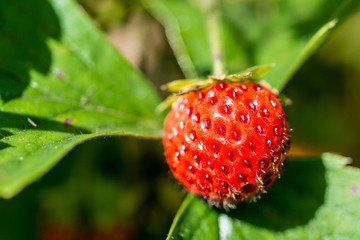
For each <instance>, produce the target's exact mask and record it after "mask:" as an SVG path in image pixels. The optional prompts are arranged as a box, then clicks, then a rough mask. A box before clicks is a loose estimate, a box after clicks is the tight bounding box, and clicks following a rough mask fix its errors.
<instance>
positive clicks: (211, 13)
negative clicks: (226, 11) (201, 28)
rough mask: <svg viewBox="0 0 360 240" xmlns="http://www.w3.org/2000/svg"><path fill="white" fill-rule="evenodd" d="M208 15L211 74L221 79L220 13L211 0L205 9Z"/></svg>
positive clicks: (215, 2)
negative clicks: (211, 61) (211, 58)
mask: <svg viewBox="0 0 360 240" xmlns="http://www.w3.org/2000/svg"><path fill="white" fill-rule="evenodd" d="M207 13H208V35H209V40H210V44H211V50H212V57H213V74H214V75H215V77H221V76H223V75H224V74H225V68H224V63H223V55H222V44H221V36H222V34H221V24H220V13H219V10H218V5H217V0H213V1H212V2H211V3H210V4H209V5H208V7H207Z"/></svg>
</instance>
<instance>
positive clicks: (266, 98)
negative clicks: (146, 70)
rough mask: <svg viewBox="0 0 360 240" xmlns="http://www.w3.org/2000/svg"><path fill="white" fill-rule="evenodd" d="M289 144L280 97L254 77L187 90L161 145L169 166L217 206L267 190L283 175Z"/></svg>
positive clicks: (174, 107) (168, 120)
mask: <svg viewBox="0 0 360 240" xmlns="http://www.w3.org/2000/svg"><path fill="white" fill-rule="evenodd" d="M289 143H290V142H289V126H288V123H287V121H286V117H285V114H284V111H283V109H282V106H281V104H280V102H279V100H278V99H277V97H276V95H275V94H273V93H272V92H271V91H270V90H269V89H268V88H266V87H265V86H261V85H259V84H258V83H256V82H252V81H245V82H240V83H224V82H220V83H216V84H213V85H212V86H210V87H208V88H206V89H204V90H201V91H192V92H189V93H186V94H184V95H182V96H180V97H179V98H178V99H177V100H176V101H175V102H174V103H173V105H172V109H171V111H170V113H169V114H168V116H167V117H166V119H165V129H164V138H163V144H164V148H165V155H166V159H167V162H168V164H169V166H170V169H171V171H172V172H173V174H174V176H175V177H176V178H177V179H178V180H179V181H180V182H181V183H182V184H184V185H185V186H186V188H188V189H189V190H190V191H191V192H193V193H195V194H197V195H200V196H201V197H203V198H205V199H208V201H209V203H211V204H215V205H224V206H226V205H229V204H233V203H238V202H242V201H247V200H251V199H253V198H254V197H255V196H256V195H258V194H259V193H262V192H264V190H265V189H266V188H268V187H269V186H270V185H271V184H272V183H273V182H274V180H275V179H276V178H277V177H278V176H279V173H280V170H281V168H282V165H283V162H284V157H285V153H286V152H287V150H288V148H289Z"/></svg>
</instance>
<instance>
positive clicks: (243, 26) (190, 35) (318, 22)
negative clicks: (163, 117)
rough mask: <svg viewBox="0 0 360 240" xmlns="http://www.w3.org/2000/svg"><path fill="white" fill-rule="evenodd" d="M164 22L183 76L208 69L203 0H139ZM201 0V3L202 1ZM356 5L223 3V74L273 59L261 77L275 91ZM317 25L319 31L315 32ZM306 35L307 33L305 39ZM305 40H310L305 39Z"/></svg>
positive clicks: (353, 1)
mask: <svg viewBox="0 0 360 240" xmlns="http://www.w3.org/2000/svg"><path fill="white" fill-rule="evenodd" d="M144 2H145V3H146V6H147V7H148V8H149V10H150V11H151V12H152V13H153V15H154V16H155V17H156V18H157V19H158V20H159V21H160V22H161V23H162V24H163V25H164V27H165V29H166V32H167V35H168V37H169V40H170V43H171V45H172V47H173V50H174V53H175V55H176V56H177V59H178V62H179V64H180V67H181V68H182V69H183V72H184V74H185V75H186V77H187V78H197V77H206V75H208V74H210V73H211V68H212V54H211V46H210V42H209V35H212V34H210V33H209V31H212V30H214V29H212V28H207V25H206V22H207V17H208V16H209V15H208V14H207V12H206V11H205V9H206V6H205V4H204V3H206V2H207V1H189V0H167V1H164V0H144ZM202 3H203V5H202ZM359 6H360V2H359V1H358V0H349V1H337V0H319V1H312V0H304V1H299V0H281V1H275V2H274V1H258V2H254V1H225V2H224V3H223V4H221V5H219V9H220V10H221V12H222V19H221V28H222V31H221V36H219V37H220V38H221V41H222V43H223V46H222V49H223V51H224V52H223V55H224V60H225V69H226V70H227V71H228V72H227V74H232V73H236V72H241V71H243V70H244V69H245V68H248V67H251V66H254V65H261V64H269V63H274V64H275V67H274V68H273V69H272V70H271V71H269V73H268V74H267V75H266V76H265V77H264V79H265V80H266V81H267V82H268V83H269V84H270V85H271V86H272V87H273V88H276V89H278V90H279V91H281V90H282V89H283V88H284V86H285V85H286V83H287V81H288V80H289V79H290V78H291V77H292V75H293V74H294V73H295V72H296V71H297V70H298V69H299V68H300V67H301V65H302V64H303V63H304V62H305V61H306V59H307V58H308V57H310V56H311V54H312V53H314V52H315V51H316V49H317V48H318V47H319V46H320V45H321V43H322V42H323V41H324V40H325V39H326V37H327V36H328V35H329V33H330V32H331V31H332V30H333V29H334V27H335V26H337V25H339V24H336V25H335V24H334V21H332V20H334V19H337V21H338V22H342V21H343V20H344V19H345V18H346V17H347V16H348V15H349V14H351V13H352V12H353V11H354V10H356V9H357V8H358V7H359ZM318 29H320V30H318ZM311 36H313V37H312V38H311ZM309 41H310V42H309Z"/></svg>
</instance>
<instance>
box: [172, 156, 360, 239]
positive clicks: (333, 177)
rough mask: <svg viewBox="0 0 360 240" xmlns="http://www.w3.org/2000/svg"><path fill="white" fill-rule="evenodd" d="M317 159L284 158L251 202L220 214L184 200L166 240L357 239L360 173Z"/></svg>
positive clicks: (337, 159)
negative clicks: (278, 176) (274, 175)
mask: <svg viewBox="0 0 360 240" xmlns="http://www.w3.org/2000/svg"><path fill="white" fill-rule="evenodd" d="M346 163H348V159H347V158H344V157H341V156H338V155H335V154H329V153H326V154H323V155H322V156H319V157H296V158H292V159H290V161H289V162H288V163H287V165H288V166H286V167H285V168H284V172H283V175H282V177H281V179H279V180H277V182H276V183H275V184H274V186H273V187H271V188H270V189H269V190H268V193H266V194H265V195H263V196H262V198H261V199H260V200H259V201H258V202H256V203H244V204H241V205H239V206H238V208H237V209H236V210H231V211H230V212H225V211H222V210H218V209H216V208H211V207H209V206H208V204H207V203H206V202H205V201H203V200H201V199H199V198H198V197H195V196H194V195H191V194H190V195H188V197H187V198H186V199H185V201H184V202H183V205H182V206H181V208H180V210H179V212H178V214H177V216H176V218H175V220H174V222H173V225H172V227H171V229H170V233H169V235H168V239H174V240H175V239H186V240H190V239H229V240H231V239H272V240H275V239H282V240H286V239H289V240H290V239H303V240H306V239H309V240H316V239H319V240H320V239H359V238H360V230H359V228H357V227H355V226H354V222H357V221H358V218H359V216H358V212H359V201H360V184H359V183H360V170H359V169H357V168H353V167H349V166H345V164H346Z"/></svg>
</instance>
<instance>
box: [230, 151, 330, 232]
mask: <svg viewBox="0 0 360 240" xmlns="http://www.w3.org/2000/svg"><path fill="white" fill-rule="evenodd" d="M325 188H326V181H325V168H324V165H323V162H322V161H321V159H320V157H314V158H312V159H309V160H301V158H300V159H297V158H295V159H294V158H292V161H290V162H288V163H287V166H285V168H284V172H283V174H282V176H281V179H279V180H277V181H276V182H275V183H274V186H273V187H271V188H270V189H269V190H268V193H267V194H265V195H263V196H262V197H261V199H260V200H259V201H257V202H256V203H244V204H241V205H238V207H237V209H236V210H233V211H230V213H228V215H229V216H230V217H233V218H236V219H239V220H241V221H245V222H248V223H250V224H253V225H256V226H258V227H262V228H267V229H271V230H275V231H283V230H286V229H289V228H293V227H296V226H299V225H304V224H307V223H308V222H309V221H310V220H311V219H312V218H313V217H314V215H315V212H316V211H317V210H318V208H319V207H320V206H321V205H322V204H323V203H324V195H325Z"/></svg>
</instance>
